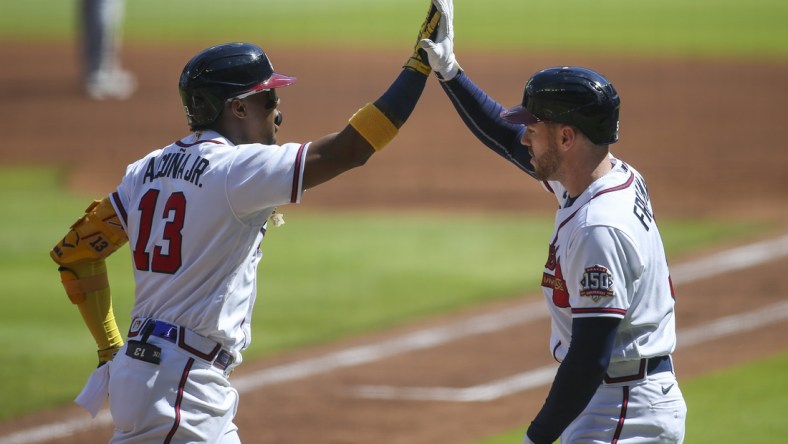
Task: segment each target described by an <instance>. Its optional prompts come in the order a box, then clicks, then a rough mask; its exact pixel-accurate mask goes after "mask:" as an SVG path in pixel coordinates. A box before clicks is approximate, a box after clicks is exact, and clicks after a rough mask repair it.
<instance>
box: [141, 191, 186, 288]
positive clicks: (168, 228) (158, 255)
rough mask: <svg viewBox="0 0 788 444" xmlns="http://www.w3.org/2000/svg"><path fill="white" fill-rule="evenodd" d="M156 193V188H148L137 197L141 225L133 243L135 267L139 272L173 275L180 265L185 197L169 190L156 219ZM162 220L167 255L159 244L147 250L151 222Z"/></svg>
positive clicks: (157, 192) (157, 193) (157, 198)
mask: <svg viewBox="0 0 788 444" xmlns="http://www.w3.org/2000/svg"><path fill="white" fill-rule="evenodd" d="M159 193H160V191H159V190H157V189H150V190H148V192H146V193H145V195H143V196H142V199H140V204H139V207H138V209H139V210H140V213H141V214H140V226H139V233H137V243H136V244H135V246H134V266H135V267H136V268H137V270H140V271H153V272H156V273H167V274H173V273H175V272H176V271H178V269H179V268H181V244H182V241H183V235H182V234H181V231H182V230H183V221H184V217H185V213H186V197H185V196H184V195H183V193H181V192H177V193H172V194H171V195H170V196H169V197H168V198H167V200H166V202H165V204H164V211H162V212H161V213H159V214H158V217H159V219H156V217H157V213H156V204H157V203H158V200H159ZM162 221H165V222H164V231H163V232H162V240H163V241H165V242H167V246H168V248H167V254H164V253H163V252H162V251H163V248H162V246H161V245H152V247H153V251H152V252H150V251H148V250H147V249H146V248H147V247H148V242H149V241H150V236H151V231H152V230H151V229H152V227H153V225H154V222H156V223H157V224H158V223H160V222H162Z"/></svg>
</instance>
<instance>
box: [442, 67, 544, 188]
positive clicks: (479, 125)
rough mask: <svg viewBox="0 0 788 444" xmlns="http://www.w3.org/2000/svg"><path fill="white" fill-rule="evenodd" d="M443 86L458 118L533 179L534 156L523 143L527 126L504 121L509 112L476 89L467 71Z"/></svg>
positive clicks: (486, 143) (483, 141) (481, 140)
mask: <svg viewBox="0 0 788 444" xmlns="http://www.w3.org/2000/svg"><path fill="white" fill-rule="evenodd" d="M440 85H441V87H442V88H443V90H444V92H445V93H446V95H447V96H448V97H449V100H451V102H452V104H453V105H454V108H455V109H456V110H457V114H459V115H460V118H461V119H462V121H463V122H464V123H465V125H466V126H467V127H468V129H469V130H471V132H472V133H473V135H475V136H476V138H477V139H479V141H480V142H482V143H483V144H484V145H485V146H487V147H488V148H490V149H491V150H493V151H495V152H496V153H498V154H499V155H500V156H502V157H503V158H505V159H506V160H508V161H510V162H512V163H513V164H515V165H516V166H517V167H518V168H520V169H521V170H523V171H525V172H526V173H528V174H531V175H533V171H532V166H531V163H530V161H531V155H530V154H529V153H528V149H527V148H526V147H525V146H523V145H522V144H521V143H520V139H521V138H522V133H523V131H525V127H524V126H522V125H512V124H510V123H507V122H506V121H504V120H503V119H501V118H500V114H501V112H502V111H504V109H505V108H504V107H503V106H502V105H501V104H499V103H497V102H496V101H495V100H493V99H492V98H491V97H490V96H488V95H487V94H486V93H485V92H484V91H482V90H481V89H480V88H479V87H478V86H476V84H475V83H473V82H472V81H471V79H470V78H469V77H468V76H467V75H466V74H465V73H464V72H463V71H459V73H458V74H457V75H456V76H455V77H454V78H453V79H451V80H449V81H446V82H440Z"/></svg>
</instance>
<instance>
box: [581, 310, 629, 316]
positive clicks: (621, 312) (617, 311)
mask: <svg viewBox="0 0 788 444" xmlns="http://www.w3.org/2000/svg"><path fill="white" fill-rule="evenodd" d="M587 313H604V314H617V315H621V316H624V315H626V314H627V311H626V310H623V309H620V308H573V309H572V314H587Z"/></svg>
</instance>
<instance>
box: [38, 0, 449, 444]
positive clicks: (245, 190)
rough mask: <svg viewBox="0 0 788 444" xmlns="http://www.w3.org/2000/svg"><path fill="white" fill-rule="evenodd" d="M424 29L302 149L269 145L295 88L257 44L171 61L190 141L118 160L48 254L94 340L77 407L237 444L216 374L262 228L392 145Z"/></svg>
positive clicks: (138, 435) (410, 100)
mask: <svg viewBox="0 0 788 444" xmlns="http://www.w3.org/2000/svg"><path fill="white" fill-rule="evenodd" d="M439 20H440V14H438V13H437V12H436V10H435V8H434V7H431V8H430V9H429V12H428V15H427V18H426V20H425V21H424V23H423V25H422V28H421V29H420V31H419V34H418V40H417V41H416V43H415V45H414V47H413V53H412V55H411V56H410V58H409V59H408V60H407V62H406V63H405V66H404V67H403V69H402V72H401V73H400V75H399V76H398V77H397V78H396V80H395V81H394V83H393V84H392V85H391V86H390V87H389V89H388V90H387V91H386V92H385V93H384V94H383V95H382V96H381V97H380V98H379V99H378V100H376V101H375V102H374V103H369V104H367V105H366V106H364V107H362V108H361V109H360V110H359V111H358V112H357V113H356V114H354V115H353V116H352V117H351V118H350V121H349V124H348V125H347V126H345V127H344V128H343V129H342V130H341V131H339V132H337V133H333V134H329V135H326V136H324V137H321V138H319V139H317V140H315V141H314V142H307V143H285V144H282V145H279V144H277V140H276V139H277V137H276V136H277V131H278V130H279V127H280V125H281V124H282V112H281V111H280V109H279V106H280V102H279V95H278V91H279V90H280V89H281V88H284V87H286V86H289V85H292V84H293V83H294V82H295V81H296V79H295V78H293V77H289V76H285V75H282V74H278V73H276V72H275V71H274V69H273V66H272V65H271V62H270V60H269V59H268V56H267V55H266V54H265V53H264V52H263V51H262V49H260V48H259V47H257V46H255V45H252V44H248V43H228V44H223V45H218V46H214V47H211V48H208V49H206V50H204V51H202V52H200V53H199V54H197V55H196V56H194V57H193V58H192V59H191V60H190V61H189V62H188V63H187V64H186V66H185V67H184V69H183V72H182V73H181V77H180V83H179V89H180V95H181V100H182V102H183V109H184V110H185V112H186V117H187V121H188V124H189V127H190V129H191V130H192V133H191V134H190V135H187V136H186V137H183V138H181V139H179V140H177V141H176V142H174V143H172V144H170V145H169V146H166V147H164V148H162V149H158V150H155V151H153V152H151V153H150V154H148V155H146V156H144V157H143V158H142V159H140V160H138V161H137V162H134V163H132V164H131V165H129V167H128V168H127V170H126V175H125V176H124V177H123V179H122V180H121V182H120V185H119V186H118V187H117V189H116V191H115V192H113V193H111V194H110V196H108V197H107V198H104V199H103V200H98V201H96V202H94V203H93V204H91V205H90V206H89V207H88V209H87V210H86V212H85V215H84V216H82V217H81V218H80V219H79V220H77V221H76V222H75V223H74V224H73V225H72V226H71V229H70V231H69V232H68V233H67V234H66V236H65V237H64V238H63V240H62V241H61V242H59V243H58V244H57V245H56V246H55V247H54V248H53V249H52V252H51V256H52V258H53V259H54V260H55V262H57V264H58V265H59V266H60V267H59V271H60V275H61V280H62V282H63V285H64V287H65V290H66V293H67V294H68V297H69V298H70V299H71V301H72V302H73V303H74V304H76V305H77V307H78V309H79V311H80V313H81V315H82V317H83V320H84V322H85V323H86V325H87V326H88V328H89V329H90V332H91V334H92V335H93V338H94V339H95V341H96V344H97V346H98V359H99V367H98V368H97V369H96V370H95V371H94V372H93V374H92V375H91V377H90V379H89V380H88V383H87V384H86V386H85V389H83V391H82V393H81V394H80V396H79V397H78V398H77V402H78V403H79V404H80V405H82V406H83V407H85V408H86V409H88V410H89V411H90V412H91V413H92V414H93V415H94V416H95V415H96V413H97V411H98V410H99V408H100V407H101V405H102V404H103V403H104V401H105V400H106V398H107V394H109V405H110V412H111V413H112V418H113V420H114V423H115V431H114V435H113V437H112V440H111V442H113V443H131V442H133V443H162V442H164V443H176V442H177V443H187V442H188V443H193V442H201V443H219V442H221V443H237V442H240V439H239V437H238V432H237V427H236V426H235V425H234V424H233V418H234V417H235V412H236V409H237V406H238V393H237V391H236V390H235V389H234V388H233V387H232V385H231V384H230V380H229V379H228V378H229V375H230V372H231V371H232V370H233V369H234V368H235V367H236V366H237V365H238V364H240V363H241V352H242V351H243V350H244V349H246V347H248V346H249V341H250V340H251V337H250V334H251V329H250V328H249V322H250V320H251V316H252V309H253V306H254V302H255V297H256V294H257V286H256V277H257V265H258V263H259V262H260V259H261V257H262V253H261V251H260V246H261V242H262V241H263V237H264V236H265V235H266V229H267V227H268V220H269V218H271V219H272V220H273V221H274V225H276V221H277V219H276V216H277V214H278V213H276V212H275V209H276V207H278V206H280V205H285V204H288V203H298V202H300V200H301V197H302V194H303V193H304V190H306V189H309V188H312V187H315V186H317V185H320V184H321V183H324V182H326V181H328V180H330V179H332V178H334V177H336V176H337V175H339V174H341V173H343V172H345V171H347V170H349V169H351V168H354V167H358V166H361V165H363V164H364V163H366V161H367V159H368V158H369V157H370V156H371V155H372V154H374V153H375V152H377V151H379V150H381V149H382V148H383V147H384V146H386V144H387V143H388V142H390V141H391V140H392V139H393V138H394V136H395V135H396V134H397V131H398V129H399V128H400V127H401V126H402V125H403V123H404V122H405V121H406V120H407V119H408V117H409V115H410V113H411V112H412V111H413V109H414V107H415V105H416V102H417V101H418V99H419V97H420V96H421V93H422V91H423V89H424V86H425V84H426V82H427V76H428V74H429V73H430V67H429V65H427V63H426V60H424V59H423V58H422V55H423V53H422V52H420V48H419V44H418V41H419V40H421V39H424V38H435V35H434V32H435V29H436V25H437V22H438V21H439ZM127 241H128V242H129V246H130V247H131V248H130V249H131V256H132V266H133V272H134V279H135V283H136V287H135V301H134V307H133V309H132V312H131V316H132V320H131V324H130V325H131V328H130V330H129V332H128V335H127V339H128V341H127V342H126V343H125V344H124V341H123V339H122V336H121V334H120V332H119V330H118V326H117V323H116V321H115V317H114V314H113V310H112V301H111V296H110V290H109V282H108V277H107V269H106V266H105V258H106V257H107V256H109V255H110V254H112V253H113V252H114V251H116V250H117V249H118V248H120V247H121V246H123V245H124V244H125V243H126V242H127Z"/></svg>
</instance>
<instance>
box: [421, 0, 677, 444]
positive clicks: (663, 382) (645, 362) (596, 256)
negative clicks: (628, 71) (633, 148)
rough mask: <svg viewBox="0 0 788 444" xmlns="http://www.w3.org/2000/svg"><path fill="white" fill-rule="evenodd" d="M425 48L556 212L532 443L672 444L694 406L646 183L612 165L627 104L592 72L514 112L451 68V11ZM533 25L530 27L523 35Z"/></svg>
mask: <svg viewBox="0 0 788 444" xmlns="http://www.w3.org/2000/svg"><path fill="white" fill-rule="evenodd" d="M433 4H434V5H436V6H437V8H438V11H439V12H440V13H441V14H442V16H443V19H442V20H441V23H440V25H439V27H438V36H437V40H433V39H425V40H422V42H421V46H422V47H423V48H424V49H425V51H426V52H427V57H428V60H429V63H430V66H431V67H432V68H433V70H434V71H435V73H436V75H437V76H438V78H439V80H440V85H441V87H442V88H443V90H444V91H445V92H446V94H447V96H448V97H449V99H450V100H451V102H452V104H453V105H454V107H455V109H456V110H457V112H458V113H459V115H460V117H461V118H462V120H463V121H464V122H465V124H466V125H467V127H468V128H469V129H470V130H471V132H472V133H473V134H474V135H475V136H476V137H477V138H478V139H479V140H480V141H481V142H482V143H483V144H485V145H486V146H487V147H489V148H490V149H492V150H493V151H494V152H496V153H497V154H499V155H501V156H503V157H504V158H505V159H507V160H508V161H510V162H512V163H514V164H515V165H516V166H518V167H519V168H520V169H522V170H523V171H525V172H526V173H527V174H529V175H530V176H532V177H534V178H535V179H537V180H539V181H540V182H541V183H542V184H543V186H544V188H545V189H546V190H547V191H548V192H550V193H552V194H554V195H555V197H556V199H557V201H558V206H559V207H558V210H557V212H556V219H555V229H554V232H553V235H552V236H551V239H550V243H549V248H548V255H547V261H546V263H545V267H544V270H543V272H542V290H543V292H544V295H545V298H546V302H547V305H548V307H549V310H550V313H551V317H552V334H551V339H550V351H551V352H552V354H553V356H554V357H555V359H556V360H557V361H558V362H560V363H561V365H560V366H559V368H558V372H557V374H556V376H555V380H554V381H553V384H552V387H551V389H550V392H549V395H548V397H547V399H546V401H545V403H544V405H543V407H542V409H541V411H540V412H539V413H538V414H537V416H536V418H535V419H534V420H533V421H532V422H531V425H530V426H529V427H528V430H527V432H526V436H525V438H524V442H526V443H537V444H546V443H552V442H553V441H555V440H556V439H558V438H559V437H560V439H561V442H562V443H565V444H570V443H571V444H576V443H619V444H624V443H632V444H634V443H676V442H682V441H683V439H684V419H685V416H686V410H687V408H686V404H685V402H684V399H683V396H682V394H681V391H680V390H679V387H678V383H677V382H676V376H675V373H674V370H673V359H672V357H671V353H672V352H673V350H674V349H675V345H676V332H675V316H674V294H673V288H672V284H671V281H670V275H669V271H668V264H667V260H666V258H665V253H664V249H663V246H662V239H661V237H660V234H659V229H658V228H657V224H656V221H655V219H654V211H653V210H652V206H651V202H650V199H649V193H648V188H647V187H646V182H645V180H644V179H643V176H641V175H640V173H638V172H637V170H635V168H633V167H632V166H631V165H628V164H627V163H626V162H624V161H622V160H620V159H618V158H616V157H615V156H613V154H612V153H611V152H610V149H609V146H610V144H612V143H615V142H616V141H617V140H618V130H619V128H618V126H619V105H620V99H619V96H618V93H617V92H616V90H615V89H614V88H613V85H612V84H611V83H610V82H609V81H608V80H607V79H606V78H605V77H604V76H602V75H601V74H599V73H597V72H595V71H592V70H590V69H585V68H580V67H572V66H563V67H555V68H548V69H544V70H541V71H539V72H537V73H536V74H534V75H533V76H532V77H531V78H530V79H529V80H528V82H527V83H526V85H525V92H524V95H523V99H522V103H521V105H519V106H515V107H514V108H511V109H506V108H504V107H503V106H501V105H500V104H498V103H497V102H495V101H494V100H492V99H491V98H490V97H489V96H487V94H486V93H484V91H482V90H481V89H480V88H479V87H478V86H476V85H475V84H474V83H473V82H472V81H471V80H470V79H469V78H468V76H467V75H465V73H464V72H463V70H462V69H461V68H460V66H459V64H458V63H457V60H456V58H455V55H454V49H453V46H454V43H453V38H454V35H453V34H454V33H453V25H452V15H453V5H452V2H451V0H433ZM524 26H527V22H524Z"/></svg>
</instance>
